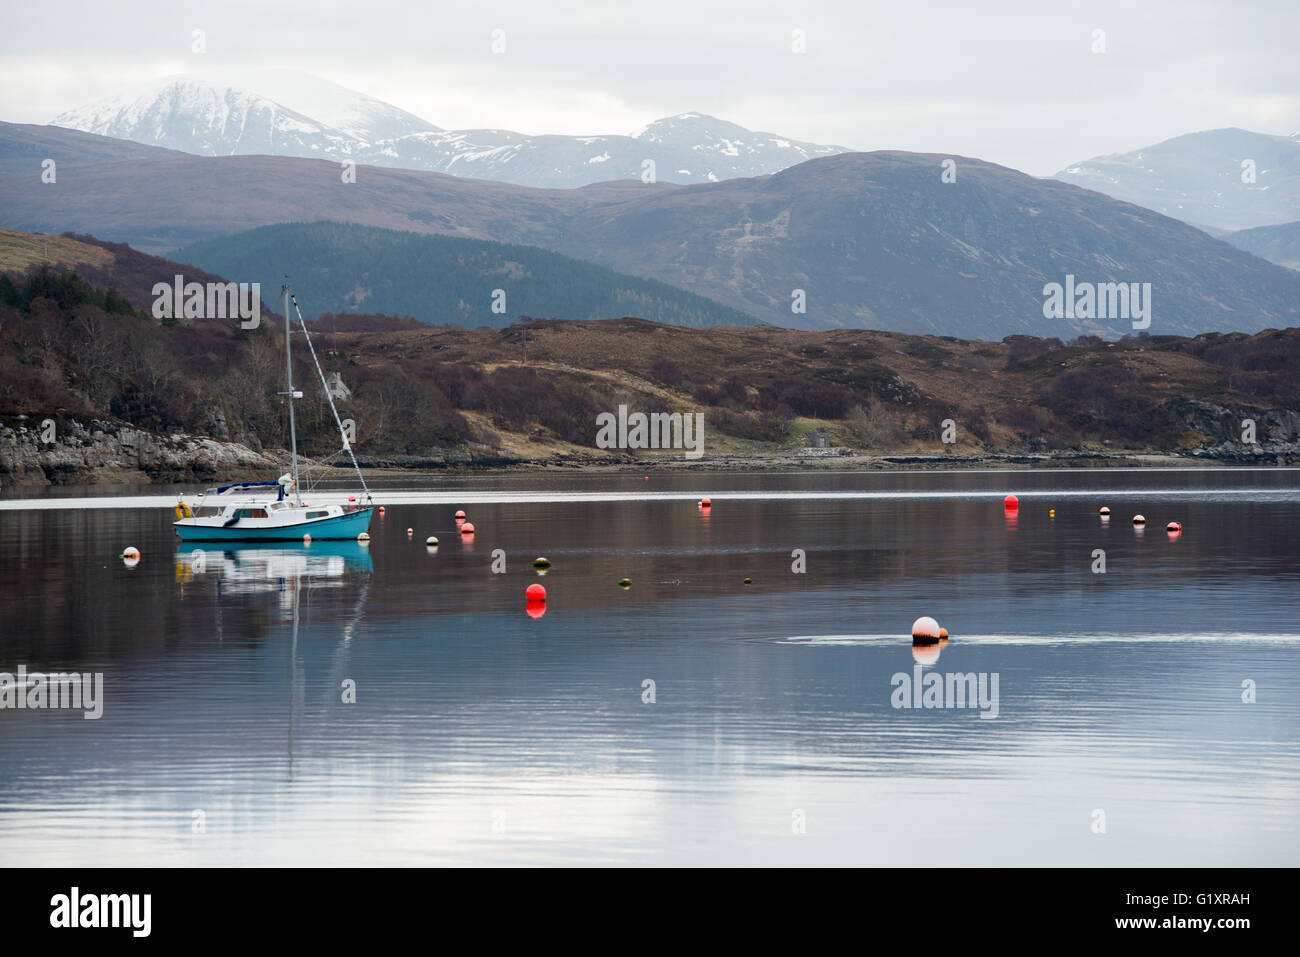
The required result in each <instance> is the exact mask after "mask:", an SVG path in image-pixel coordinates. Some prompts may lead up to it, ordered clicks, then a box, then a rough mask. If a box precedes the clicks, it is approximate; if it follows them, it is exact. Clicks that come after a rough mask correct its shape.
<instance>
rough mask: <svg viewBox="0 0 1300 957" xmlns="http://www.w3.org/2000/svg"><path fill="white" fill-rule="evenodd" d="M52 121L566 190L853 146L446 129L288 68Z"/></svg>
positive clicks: (714, 177) (705, 130)
mask: <svg viewBox="0 0 1300 957" xmlns="http://www.w3.org/2000/svg"><path fill="white" fill-rule="evenodd" d="M232 80H233V81H234V82H232ZM254 87H258V88H259V89H254ZM263 89H264V90H265V92H263ZM51 125H54V126H59V127H64V128H69V129H77V130H81V131H83V132H91V133H97V134H99V135H104V136H112V137H116V138H120V139H125V140H129V141H131V142H137V143H142V144H145V145H151V146H163V147H168V148H172V149H178V150H181V151H183V152H188V153H193V154H195V155H199V156H249V155H271V156H293V157H298V158H323V159H331V160H335V161H340V162H341V161H344V160H352V161H354V162H358V163H363V164H366V165H371V166H387V167H392V168H397V169H415V170H428V171H432V172H442V173H450V174H452V175H464V176H473V177H475V178H481V179H490V180H496V181H499V182H510V183H515V184H518V185H524V186H542V187H562V188H565V187H576V186H584V185H588V184H590V183H595V182H604V181H607V180H612V179H638V180H639V179H642V178H643V177H647V176H653V177H654V178H655V179H660V180H663V181H665V182H680V183H689V182H716V181H718V180H722V179H731V178H735V177H737V176H753V175H758V174H761V173H767V172H775V171H776V170H778V169H782V168H785V167H786V166H790V165H792V164H794V163H799V162H802V161H803V160H806V159H809V158H812V157H814V156H819V155H830V154H833V153H836V152H847V151H848V150H847V148H846V147H842V146H822V145H818V144H814V143H808V142H804V141H800V140H796V139H794V138H792V137H786V136H778V135H776V134H773V133H766V132H761V131H754V130H748V129H746V128H744V127H742V126H739V125H738V124H735V123H730V122H728V121H725V120H720V119H718V118H716V117H713V116H709V115H708V114H705V113H699V112H686V113H679V114H676V115H674V116H668V117H663V118H660V119H658V120H655V121H653V122H651V123H648V124H646V125H645V126H643V127H642V128H641V129H640V130H638V131H637V132H636V133H634V134H633V135H631V136H620V135H606V134H602V135H594V136H566V135H557V134H539V135H528V134H523V133H516V132H514V131H512V130H503V129H492V128H486V127H485V128H476V129H462V130H444V129H442V128H440V127H438V126H435V125H434V124H432V123H429V122H428V121H427V120H424V119H422V118H420V117H417V116H415V115H414V114H411V113H408V112H406V111H405V110H401V109H400V108H398V107H395V106H393V105H392V104H389V103H385V102H384V101H382V100H378V99H375V98H374V97H369V96H366V95H365V94H361V93H357V92H356V91H353V90H348V89H347V88H345V87H340V86H338V85H337V84H331V83H328V81H324V80H321V79H319V78H317V77H313V76H311V75H309V74H301V73H297V72H296V71H288V70H271V71H258V72H254V73H251V74H250V73H244V74H235V75H234V76H233V77H226V78H222V79H218V78H212V77H209V76H205V75H202V74H193V75H182V76H174V77H168V78H165V79H162V80H158V81H155V82H154V83H152V84H148V85H144V86H142V87H139V88H138V91H137V92H136V93H125V94H117V95H115V96H112V97H108V98H105V99H102V100H99V101H96V102H94V103H91V104H87V105H85V106H82V107H78V108H75V109H72V110H67V111H64V112H63V113H60V114H59V115H58V116H56V117H55V118H54V120H52V121H51ZM648 162H652V163H653V166H648V165H647V163H648Z"/></svg>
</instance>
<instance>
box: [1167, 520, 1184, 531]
mask: <svg viewBox="0 0 1300 957" xmlns="http://www.w3.org/2000/svg"><path fill="white" fill-rule="evenodd" d="M1182 530H1183V523H1182V522H1170V523H1169V524H1168V525H1166V526H1165V531H1166V532H1181V531H1182Z"/></svg>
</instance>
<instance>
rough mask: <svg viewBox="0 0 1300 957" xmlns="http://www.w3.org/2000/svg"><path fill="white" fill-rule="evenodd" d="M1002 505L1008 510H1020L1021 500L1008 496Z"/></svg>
mask: <svg viewBox="0 0 1300 957" xmlns="http://www.w3.org/2000/svg"><path fill="white" fill-rule="evenodd" d="M1002 504H1003V505H1004V506H1005V507H1007V508H1019V507H1020V499H1018V498H1016V497H1015V496H1014V495H1008V496H1007V497H1006V498H1004V499H1003V500H1002Z"/></svg>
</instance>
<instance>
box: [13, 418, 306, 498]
mask: <svg viewBox="0 0 1300 957" xmlns="http://www.w3.org/2000/svg"><path fill="white" fill-rule="evenodd" d="M288 461H289V456H288V454H287V453H283V452H272V453H267V452H260V451H256V450H254V449H250V448H249V447H248V446H246V445H240V444H239V443H237V442H221V441H218V440H216V439H210V438H205V437H200V436H192V435H184V434H180V433H177V434H173V435H159V434H157V433H153V432H147V431H145V430H143V429H137V428H134V427H132V426H129V425H125V424H123V423H120V422H110V421H103V420H99V419H86V420H84V421H83V420H79V419H75V418H65V419H60V420H58V421H56V420H54V419H51V418H45V419H37V418H34V417H27V416H16V417H15V418H14V419H13V420H12V421H7V422H0V484H3V485H5V486H15V485H24V486H40V485H150V484H156V483H161V482H190V481H221V480H223V479H226V478H237V477H244V476H248V475H249V474H258V473H263V474H266V475H268V476H270V477H272V478H273V477H275V476H277V475H280V474H281V473H282V472H283V471H284V469H285V467H286V466H287V464H288Z"/></svg>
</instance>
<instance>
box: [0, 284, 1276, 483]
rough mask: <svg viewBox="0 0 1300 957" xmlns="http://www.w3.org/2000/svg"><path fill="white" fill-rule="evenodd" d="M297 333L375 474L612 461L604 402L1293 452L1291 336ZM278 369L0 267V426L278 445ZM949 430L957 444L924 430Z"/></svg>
mask: <svg viewBox="0 0 1300 957" xmlns="http://www.w3.org/2000/svg"><path fill="white" fill-rule="evenodd" d="M381 325H382V323H381ZM314 338H315V339H316V348H317V352H318V354H319V355H320V356H321V357H322V362H323V363H324V364H325V367H326V371H327V372H337V373H340V374H341V376H342V378H343V381H344V383H345V384H346V386H347V387H348V388H349V389H350V390H351V397H350V398H347V399H345V400H343V401H342V402H341V412H342V414H343V415H344V416H345V417H348V418H351V419H353V420H354V421H355V423H356V428H357V449H358V453H359V455H360V456H361V458H362V459H363V460H365V461H369V462H371V463H384V462H425V463H433V462H437V461H438V460H439V459H440V457H442V456H444V455H445V453H447V452H448V451H449V450H461V451H464V450H470V451H471V452H472V453H473V457H474V458H476V459H478V460H480V461H487V462H492V461H500V462H504V461H519V460H544V461H545V460H549V461H557V460H561V459H565V458H569V459H573V458H580V459H583V460H589V461H596V460H601V459H605V460H610V459H611V458H617V457H619V455H620V454H622V453H606V452H602V451H598V450H597V449H596V448H595V436H596V432H597V427H596V416H597V415H598V414H600V413H601V412H607V411H614V410H616V409H617V408H618V406H619V405H620V404H626V405H627V406H629V408H630V409H631V410H634V411H635V410H640V411H646V412H653V411H664V412H702V413H703V414H704V416H705V421H706V427H707V433H708V438H707V443H706V452H707V453H709V454H718V453H723V452H731V453H734V452H761V451H765V450H776V449H781V448H793V449H797V448H799V447H802V446H804V445H807V444H808V438H807V433H808V432H809V431H811V430H814V429H824V430H826V431H827V433H828V435H829V437H830V441H831V442H832V444H836V445H842V446H846V447H849V448H856V449H862V450H869V451H890V452H924V451H929V452H944V451H950V450H956V451H958V452H962V451H964V452H980V451H1034V450H1037V451H1046V450H1071V449H1074V450H1088V449H1098V450H1102V449H1105V450H1111V451H1117V450H1121V449H1130V450H1162V451H1172V450H1179V449H1186V448H1190V447H1193V446H1204V445H1210V444H1219V443H1223V442H1225V441H1232V440H1236V439H1238V438H1239V434H1238V433H1239V427H1240V420H1241V418H1242V417H1243V416H1252V417H1255V418H1257V419H1258V420H1259V433H1260V434H1259V439H1260V441H1266V440H1268V441H1292V440H1294V438H1295V434H1294V433H1295V428H1296V425H1297V423H1300V414H1298V413H1297V412H1296V411H1295V410H1294V406H1295V404H1296V396H1297V394H1300V331H1297V330H1286V331H1268V332H1264V333H1259V334H1256V335H1253V336H1247V335H1242V334H1231V335H1224V334H1208V335H1204V336H1198V337H1196V338H1195V339H1184V338H1178V337H1145V336H1143V337H1135V338H1131V339H1127V340H1124V341H1122V342H1120V343H1106V342H1103V341H1102V340H1100V339H1095V338H1089V339H1080V340H1077V341H1075V342H1071V343H1063V342H1061V341H1059V340H1043V339H1033V338H1029V337H1020V336H1016V337H1009V338H1008V339H1007V340H1005V341H1003V342H999V343H988V342H979V341H965V340H959V339H954V338H948V337H929V336H909V335H904V334H900V333H883V332H871V331H837V332H802V331H794V330H783V329H776V328H772V327H761V326H760V327H751V328H739V327H726V328H714V329H703V330H693V329H684V328H680V327H674V326H667V325H662V324H657V323H652V322H648V321H645V320H641V319H630V318H629V319H620V320H609V321H600V322H595V321H561V320H543V321H536V322H530V323H526V324H516V325H514V326H511V327H509V328H506V329H501V330H492V329H475V330H463V329H452V328H446V327H441V328H420V329H410V330H398V331H374V332H362V331H351V332H348V331H344V332H325V331H323V330H322V331H321V332H319V333H318V335H317V336H315V337H314ZM294 348H295V352H296V355H295V361H296V362H297V363H298V364H299V365H298V368H299V369H300V370H303V371H302V373H301V384H302V385H303V387H304V388H305V390H306V392H307V398H306V400H304V401H302V402H300V403H299V405H298V410H299V418H298V424H299V434H300V436H301V438H302V441H303V447H304V449H305V450H306V451H307V452H308V453H309V454H325V453H329V452H332V451H333V450H335V449H336V448H337V436H336V434H335V432H334V430H333V426H332V422H331V421H330V419H329V412H328V407H327V405H326V403H325V402H324V399H323V396H322V392H321V389H320V386H319V382H318V381H316V380H315V378H314V375H313V372H312V369H311V365H310V359H309V357H308V355H307V352H306V348H305V344H304V343H303V342H302V341H301V338H300V337H295V344H294ZM525 349H526V360H525ZM283 368H284V355H283V339H282V336H281V335H279V334H278V331H277V329H276V325H275V323H272V322H264V323H263V324H262V325H261V327H260V328H258V329H254V330H243V329H240V328H238V326H237V324H236V323H235V322H229V323H226V322H217V321H202V320H198V321H184V320H182V321H177V320H164V321H161V322H160V321H158V320H155V319H153V318H152V317H151V316H150V315H149V314H148V313H147V312H145V311H143V310H140V309H137V308H135V307H134V306H132V305H131V303H130V302H128V301H127V300H125V299H124V298H123V297H122V296H120V295H118V294H117V293H116V292H115V291H109V290H107V289H105V288H103V287H101V286H96V285H94V284H92V283H90V282H88V281H86V280H85V279H83V278H81V277H79V276H78V275H76V274H75V273H73V272H70V271H67V270H66V269H65V270H56V269H54V268H52V267H41V268H40V269H38V270H37V271H35V272H33V273H31V274H30V275H28V276H26V277H19V279H18V280H17V281H16V282H15V281H10V279H8V278H0V419H3V420H6V421H9V422H11V423H12V422H13V421H16V417H17V416H19V415H26V416H28V417H29V418H30V417H36V416H51V417H54V418H55V419H56V420H59V419H60V418H62V419H66V418H68V417H77V416H82V417H85V416H92V417H93V416H99V417H111V418H114V419H117V420H119V421H122V422H125V423H129V424H130V425H132V426H135V427H138V428H141V429H147V430H153V431H155V432H159V433H171V432H186V433H190V434H197V435H206V436H212V437H214V438H218V439H223V440H225V439H229V440H233V441H236V442H240V443H244V444H246V445H248V446H250V447H251V448H254V449H259V450H260V449H263V448H267V449H275V448H283V447H284V446H285V445H286V443H287V421H286V414H285V409H284V404H283V400H282V399H281V398H280V397H279V396H278V395H277V393H278V392H279V391H280V390H281V389H282V388H283V383H282V374H283ZM945 419H952V420H953V424H954V425H955V427H956V439H957V441H956V443H955V445H946V444H944V443H942V442H941V441H940V439H941V432H942V428H943V422H944V420H945Z"/></svg>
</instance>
